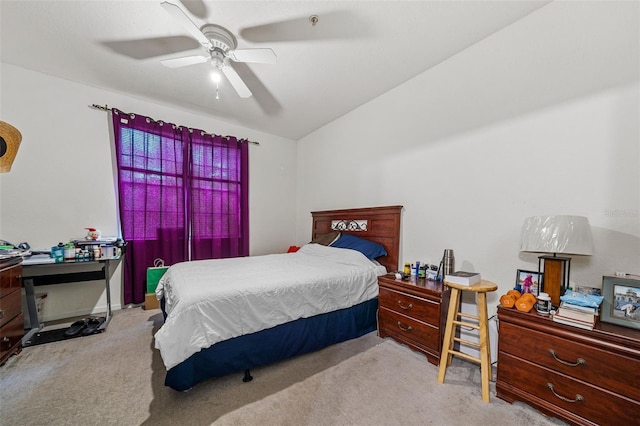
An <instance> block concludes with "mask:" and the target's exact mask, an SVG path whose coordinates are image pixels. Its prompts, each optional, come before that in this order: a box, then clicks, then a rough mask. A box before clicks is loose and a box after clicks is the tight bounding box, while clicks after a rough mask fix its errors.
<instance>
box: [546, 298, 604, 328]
mask: <svg viewBox="0 0 640 426" xmlns="http://www.w3.org/2000/svg"><path fill="white" fill-rule="evenodd" d="M597 316H598V308H591V307H588V306H580V305H572V304H570V303H566V302H560V307H558V309H557V310H556V313H555V314H554V315H553V320H554V321H555V322H559V323H561V324H567V325H572V326H574V327H580V328H584V329H586V330H593V327H594V326H595V325H596V318H597Z"/></svg>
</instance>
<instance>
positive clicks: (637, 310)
mask: <svg viewBox="0 0 640 426" xmlns="http://www.w3.org/2000/svg"><path fill="white" fill-rule="evenodd" d="M602 296H603V297H604V300H603V302H602V309H601V312H600V321H602V322H608V323H612V324H617V325H622V326H624V327H630V328H635V329H637V330H640V279H633V278H626V277H617V276H616V277H614V276H607V275H605V276H603V277H602Z"/></svg>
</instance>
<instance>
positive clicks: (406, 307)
mask: <svg viewBox="0 0 640 426" xmlns="http://www.w3.org/2000/svg"><path fill="white" fill-rule="evenodd" d="M398 306H400V307H401V308H402V309H404V310H405V311H408V310H409V309H411V308H413V303H409V306H407V305H403V304H402V301H400V300H398Z"/></svg>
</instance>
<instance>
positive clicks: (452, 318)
mask: <svg viewBox="0 0 640 426" xmlns="http://www.w3.org/2000/svg"><path fill="white" fill-rule="evenodd" d="M444 283H445V285H447V286H448V287H450V288H451V298H450V300H449V312H448V314H447V324H446V327H445V331H444V341H443V342H442V355H441V356H440V370H439V372H438V383H444V376H445V374H446V372H447V367H448V366H449V365H451V359H452V358H453V355H457V356H461V357H463V358H465V359H468V360H470V361H473V362H477V363H479V364H480V376H481V381H482V400H483V401H484V402H489V378H490V377H491V347H490V344H489V318H488V314H487V297H486V296H487V293H488V292H490V291H495V290H497V289H498V286H497V285H496V284H495V283H493V282H491V281H486V280H482V281H480V282H479V283H477V284H473V285H470V286H466V285H460V284H454V283H450V282H447V281H445V282H444ZM462 291H470V292H475V293H476V296H477V298H476V305H477V306H478V315H477V316H476V315H470V314H465V313H463V312H460V295H461V292H462ZM464 319H471V320H475V321H477V324H476V323H472V322H468V321H464ZM460 326H462V327H468V328H471V329H474V330H478V331H479V333H480V339H479V341H478V343H476V342H471V341H469V340H464V339H461V338H459V337H456V333H455V330H456V327H460ZM454 342H458V343H460V344H461V345H467V346H473V347H476V348H478V349H479V351H480V358H476V357H474V356H471V355H468V354H465V353H463V352H460V351H456V350H455V349H454V346H453V345H454Z"/></svg>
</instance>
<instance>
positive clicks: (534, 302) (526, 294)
mask: <svg viewBox="0 0 640 426" xmlns="http://www.w3.org/2000/svg"><path fill="white" fill-rule="evenodd" d="M522 297H526V298H527V299H529V300H530V301H531V303H533V304H534V305H535V304H536V302H537V301H538V300H537V299H536V297H535V296H534V295H533V293H525V294H523V295H522Z"/></svg>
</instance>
